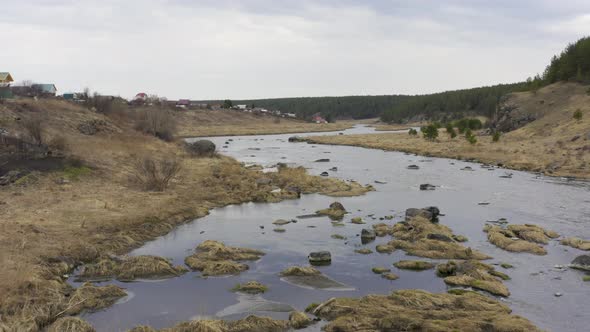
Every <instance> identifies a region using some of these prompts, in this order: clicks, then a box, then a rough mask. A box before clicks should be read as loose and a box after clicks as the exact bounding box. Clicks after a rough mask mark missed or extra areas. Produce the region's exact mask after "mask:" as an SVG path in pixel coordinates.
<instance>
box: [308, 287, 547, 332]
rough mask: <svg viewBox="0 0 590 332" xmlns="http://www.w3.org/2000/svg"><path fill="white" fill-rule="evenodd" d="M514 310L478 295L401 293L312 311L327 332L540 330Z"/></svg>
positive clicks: (346, 301) (342, 300) (341, 300)
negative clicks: (320, 320)
mask: <svg viewBox="0 0 590 332" xmlns="http://www.w3.org/2000/svg"><path fill="white" fill-rule="evenodd" d="M510 312H511V310H510V308H509V307H508V306H506V305H504V304H501V303H500V302H498V301H496V300H494V299H491V298H488V297H486V296H483V295H479V294H477V293H473V292H468V293H464V294H461V295H451V294H432V293H429V292H426V291H421V290H400V291H395V292H393V293H392V294H391V295H389V296H387V295H368V296H365V297H362V298H359V299H353V298H332V299H330V300H328V301H326V302H324V303H322V304H320V305H319V306H317V308H316V309H315V310H314V311H313V314H314V315H316V316H318V317H320V318H323V319H327V320H329V321H330V323H328V325H326V326H325V327H324V330H325V331H328V332H336V331H338V332H353V331H439V332H451V331H473V332H478V331H481V332H484V331H485V332H489V331H494V332H532V331H540V330H539V329H537V328H536V327H535V326H534V325H533V324H532V323H530V322H529V321H528V320H526V319H524V318H522V317H519V316H514V315H510Z"/></svg>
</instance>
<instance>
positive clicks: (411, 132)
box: [408, 128, 418, 136]
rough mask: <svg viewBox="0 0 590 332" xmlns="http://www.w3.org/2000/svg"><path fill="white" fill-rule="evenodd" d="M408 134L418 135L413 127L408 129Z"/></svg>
mask: <svg viewBox="0 0 590 332" xmlns="http://www.w3.org/2000/svg"><path fill="white" fill-rule="evenodd" d="M408 134H409V135H410V136H416V135H418V131H417V130H416V129H414V128H410V130H408Z"/></svg>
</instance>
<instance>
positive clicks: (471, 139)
mask: <svg viewBox="0 0 590 332" xmlns="http://www.w3.org/2000/svg"><path fill="white" fill-rule="evenodd" d="M465 138H466V139H467V142H469V144H475V143H477V138H476V137H475V135H473V134H471V133H469V135H467V134H466V135H465Z"/></svg>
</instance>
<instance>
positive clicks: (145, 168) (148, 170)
mask: <svg viewBox="0 0 590 332" xmlns="http://www.w3.org/2000/svg"><path fill="white" fill-rule="evenodd" d="M181 169H182V165H181V162H180V161H179V160H178V159H176V158H170V159H161V160H156V159H154V158H150V157H145V158H143V159H140V160H137V161H136V162H135V165H134V172H133V180H134V181H135V182H136V183H138V184H139V185H141V186H142V188H143V189H144V190H148V191H164V190H166V188H167V187H168V185H169V183H170V181H171V180H172V179H173V178H174V177H175V176H176V175H177V174H178V173H179V172H180V170H181Z"/></svg>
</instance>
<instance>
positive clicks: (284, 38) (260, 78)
mask: <svg viewBox="0 0 590 332" xmlns="http://www.w3.org/2000/svg"><path fill="white" fill-rule="evenodd" d="M0 2H1V6H0V8H1V11H2V13H1V15H0V40H2V47H1V50H0V71H9V72H11V73H12V74H13V76H14V78H15V80H17V81H19V80H33V81H36V82H41V83H55V84H56V86H57V87H58V89H59V92H60V93H63V92H68V91H79V90H82V89H83V88H84V87H89V88H90V89H91V90H93V91H99V92H101V93H103V94H113V95H121V96H123V97H132V96H133V95H135V94H136V93H137V92H147V93H150V94H158V95H161V96H166V97H168V98H169V99H176V98H192V99H218V98H219V99H221V98H232V99H245V98H263V97H292V96H324V95H332V96H339V95H367V94H372V95H374V94H421V93H429V92H436V91H443V90H451V89H458V88H469V87H476V86H482V85H491V84H496V83H509V82H515V81H520V80H524V79H526V78H527V77H528V76H532V75H534V74H535V73H538V72H542V71H543V69H544V67H545V66H546V65H547V63H548V61H549V59H550V58H551V56H552V55H553V54H556V53H559V52H560V51H561V50H562V49H563V48H564V47H565V46H566V45H567V43H570V42H573V41H575V40H577V39H579V38H580V37H582V36H584V34H590V1H587V0H560V1H556V0H494V1H483V0H482V1H478V0H471V1H467V0H449V1H444V0H431V1H428V0H422V1H421V0H412V1H410V0H407V1H396V0H389V1H387V0H315V1H311V0H252V1H230V0H203V1H199V0H19V1H8V0H0Z"/></svg>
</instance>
